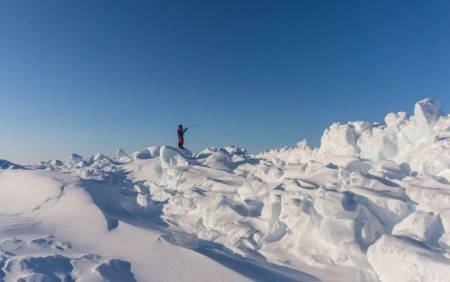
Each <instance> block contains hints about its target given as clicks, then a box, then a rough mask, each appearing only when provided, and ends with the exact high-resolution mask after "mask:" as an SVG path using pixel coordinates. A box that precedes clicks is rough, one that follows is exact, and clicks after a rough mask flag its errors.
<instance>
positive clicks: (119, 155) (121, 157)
mask: <svg viewBox="0 0 450 282" xmlns="http://www.w3.org/2000/svg"><path fill="white" fill-rule="evenodd" d="M116 159H117V160H118V161H119V162H121V163H128V162H130V161H131V158H130V156H128V154H127V153H125V151H124V150H122V149H119V150H117V152H116Z"/></svg>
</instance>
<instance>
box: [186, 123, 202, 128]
mask: <svg viewBox="0 0 450 282" xmlns="http://www.w3.org/2000/svg"><path fill="white" fill-rule="evenodd" d="M199 125H200V123H198V124H194V125H190V126H187V127H186V128H192V127H196V126H199Z"/></svg>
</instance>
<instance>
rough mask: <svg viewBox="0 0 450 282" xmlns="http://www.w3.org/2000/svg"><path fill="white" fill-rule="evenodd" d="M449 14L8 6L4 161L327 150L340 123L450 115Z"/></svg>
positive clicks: (435, 6) (437, 5)
mask: <svg viewBox="0 0 450 282" xmlns="http://www.w3.org/2000/svg"><path fill="white" fill-rule="evenodd" d="M448 50H450V2H449V1H259V0H258V1H250V0H246V1H228V0H227V1H221V0H220V1H113V0H110V1H106V0H104V1H101V0H95V1H91V0H89V1H87V0H86V1H58V0H52V1H50V0H42V1H27V0H5V1H1V2H0V118H1V123H0V130H1V132H2V138H0V158H3V159H8V160H10V161H14V162H19V163H34V162H37V161H38V160H46V159H55V158H58V159H62V160H64V161H65V160H67V158H68V156H69V154H70V153H73V152H75V153H78V154H81V155H83V156H89V155H91V154H95V153H97V152H101V153H105V154H107V155H110V156H113V155H114V153H115V151H116V150H117V149H118V148H123V149H125V150H126V151H128V152H130V151H132V150H134V149H140V148H145V147H147V146H151V145H163V144H168V145H173V146H176V142H177V140H176V129H177V125H178V124H179V123H183V124H185V125H189V124H195V123H201V124H202V125H201V126H200V127H196V128H193V129H192V130H191V131H188V132H187V134H186V147H187V148H189V149H191V150H193V151H198V150H201V149H203V148H206V147H209V146H225V145H235V146H239V147H244V148H247V149H248V150H249V151H250V152H259V151H263V150H266V149H271V148H280V147H283V146H295V144H296V143H297V142H298V141H299V140H301V139H304V138H306V139H307V140H308V141H309V143H310V144H312V145H314V146H318V145H319V143H320V137H321V135H322V133H323V130H324V129H325V128H327V127H328V126H329V125H330V124H331V123H332V122H335V121H340V122H347V121H350V120H367V121H378V122H381V121H383V118H384V116H385V115H386V114H387V113H388V112H397V111H406V112H408V113H409V114H411V113H412V110H413V107H414V103H415V102H417V101H419V100H421V99H423V98H425V97H432V98H437V99H439V100H440V101H441V106H442V109H443V111H444V112H445V113H449V112H450V93H449V92H450V79H449V74H450V52H448Z"/></svg>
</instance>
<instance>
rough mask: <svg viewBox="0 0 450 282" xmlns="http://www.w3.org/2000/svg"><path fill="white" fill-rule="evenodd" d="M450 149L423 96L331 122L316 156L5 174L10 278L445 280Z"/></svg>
mask: <svg viewBox="0 0 450 282" xmlns="http://www.w3.org/2000/svg"><path fill="white" fill-rule="evenodd" d="M449 146H450V116H448V115H447V116H446V115H444V114H443V113H442V111H441V110H440V109H439V104H438V102H436V101H435V100H431V99H425V100H423V101H420V102H418V103H417V104H416V106H415V108H414V115H413V116H411V117H408V116H407V115H406V113H390V114H388V115H387V116H386V118H385V122H384V123H383V124H379V123H372V122H362V121H357V122H349V123H347V124H337V123H336V124H333V125H331V126H330V128H329V129H327V130H325V132H324V135H323V137H322V143H321V146H320V147H319V148H310V147H309V146H308V144H307V142H306V141H302V142H300V143H299V144H298V146H297V147H296V148H283V149H279V150H272V151H267V152H263V153H260V154H257V155H251V154H248V153H247V152H246V151H245V150H243V149H240V148H237V147H225V148H215V147H211V148H208V149H205V150H203V151H202V152H200V153H197V154H193V153H191V152H189V151H187V150H184V151H180V150H178V149H175V148H172V147H169V146H161V147H148V148H146V149H143V150H139V151H135V152H134V153H133V154H132V155H131V156H129V155H127V154H126V153H125V152H123V151H122V150H119V151H118V153H117V158H116V159H110V158H107V157H105V156H103V155H97V156H95V157H90V158H82V157H80V156H78V155H72V156H71V158H70V160H69V161H68V162H67V163H66V164H64V165H63V164H61V163H58V162H43V163H41V164H39V165H38V166H37V167H36V168H37V169H30V170H24V169H20V168H19V169H16V170H12V169H9V167H10V166H9V165H8V166H5V169H4V170H0V195H1V197H0V268H1V270H0V280H1V279H4V280H6V281H16V280H17V279H25V281H27V279H28V280H30V281H31V280H32V279H44V278H45V279H54V278H55V277H57V278H60V279H62V278H64V279H66V280H67V279H69V280H70V279H78V278H81V279H85V280H90V281H91V280H92V279H94V280H92V281H102V280H108V279H109V277H111V276H108V275H110V274H111V273H114V275H118V276H117V277H123V279H124V280H123V281H133V280H134V279H137V280H138V281H148V280H151V279H153V280H184V281H194V280H221V279H222V280H247V279H251V280H258V281H319V280H324V281H350V280H352V281H446V280H448V277H449V274H450V272H449V269H450V267H448V266H449V265H450V151H449V148H450V147H449ZM2 168H3V166H2ZM30 181H31V182H30ZM28 183H33V185H29V184H28ZM30 196H32V197H30ZM167 242H169V243H172V244H168V243H167ZM36 246H37V247H36ZM180 246H181V247H184V248H180ZM19 249H20V251H17V250H19ZM92 253H95V255H92ZM43 254H44V255H43ZM80 254H81V255H80ZM197 263H198V264H201V265H200V267H201V269H202V270H201V271H197V270H195V269H196V268H197V267H198V266H195V265H196V264H197ZM24 265H25V266H26V267H24ZM152 265H158V266H159V267H162V269H163V273H159V274H158V273H157V272H155V271H154V270H152V269H150V268H149V267H151V266H152ZM193 269H194V270H193Z"/></svg>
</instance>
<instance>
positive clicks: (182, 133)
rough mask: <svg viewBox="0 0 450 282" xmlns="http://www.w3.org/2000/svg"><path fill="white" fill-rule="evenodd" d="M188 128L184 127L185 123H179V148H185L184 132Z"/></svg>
mask: <svg viewBox="0 0 450 282" xmlns="http://www.w3.org/2000/svg"><path fill="white" fill-rule="evenodd" d="M186 130H188V129H187V128H185V129H183V125H182V124H180V125H178V131H177V133H178V149H184V147H183V145H184V133H185V132H186Z"/></svg>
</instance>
